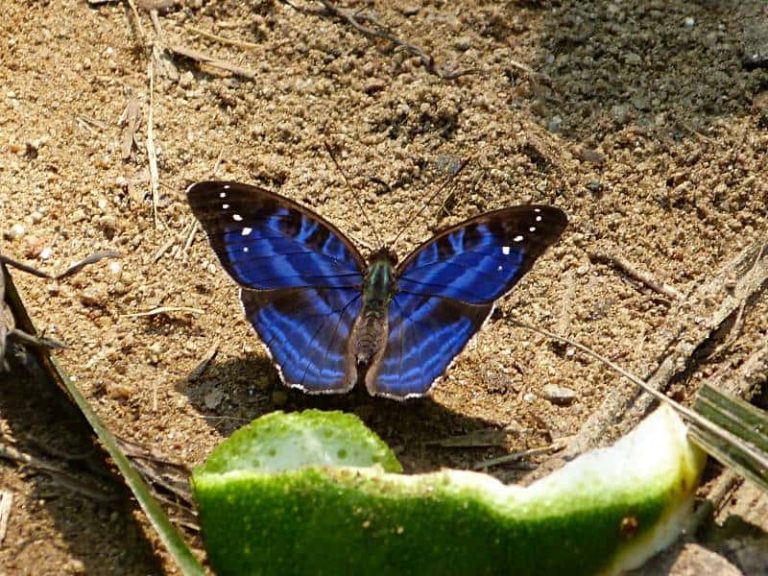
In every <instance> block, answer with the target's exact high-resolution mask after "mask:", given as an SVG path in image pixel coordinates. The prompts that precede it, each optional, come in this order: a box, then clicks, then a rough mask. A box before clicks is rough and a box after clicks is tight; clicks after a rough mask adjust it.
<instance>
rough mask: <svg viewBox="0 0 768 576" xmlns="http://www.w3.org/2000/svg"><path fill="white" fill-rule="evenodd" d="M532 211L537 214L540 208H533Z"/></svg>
mask: <svg viewBox="0 0 768 576" xmlns="http://www.w3.org/2000/svg"><path fill="white" fill-rule="evenodd" d="M533 211H534V212H536V213H537V214H538V213H539V212H541V208H534V209H533Z"/></svg>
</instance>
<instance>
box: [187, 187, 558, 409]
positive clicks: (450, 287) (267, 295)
mask: <svg viewBox="0 0 768 576" xmlns="http://www.w3.org/2000/svg"><path fill="white" fill-rule="evenodd" d="M187 198H188V200H189V204H190V206H191V207H192V211H193V212H194V214H195V216H196V217H197V219H198V220H199V221H200V223H201V225H202V227H203V228H204V229H205V231H206V232H207V234H208V239H209V241H210V243H211V246H212V247H213V250H214V251H215V252H216V255H217V256H218V258H219V260H220V261H221V264H222V266H223V267H224V269H225V270H226V271H227V272H228V273H229V275H230V276H231V277H232V278H233V279H234V280H235V281H236V282H237V283H238V284H239V285H240V288H241V290H240V300H241V302H242V304H243V309H244V311H245V315H246V316H247V317H248V320H249V321H250V322H251V324H252V325H253V327H254V328H255V329H256V332H257V333H258V335H259V337H260V338H261V339H262V341H263V342H264V343H265V344H266V347H267V349H268V351H269V353H270V355H271V357H272V360H273V362H274V364H275V365H276V367H277V369H278V371H279V373H280V376H281V379H282V381H283V382H284V383H285V384H286V385H287V386H290V387H293V388H299V389H301V390H303V391H304V392H308V393H343V392H347V391H349V390H351V389H352V388H353V387H354V386H355V385H356V384H357V383H358V381H360V382H364V383H365V386H366V388H367V389H368V392H369V393H370V394H371V395H376V396H385V397H389V398H393V399H397V400H403V399H406V398H410V397H417V396H423V395H424V394H426V393H427V392H428V391H429V390H430V389H431V388H432V386H433V384H434V383H435V381H436V380H437V379H438V378H440V376H442V374H443V373H444V372H445V370H446V369H447V368H448V365H449V364H450V363H451V361H452V360H453V359H454V357H455V356H456V355H457V354H459V353H460V352H461V351H462V349H463V348H464V346H466V344H467V342H469V340H470V338H472V336H473V335H474V334H475V333H476V332H477V331H478V330H480V328H481V326H482V325H483V323H484V322H485V321H486V319H487V318H488V316H489V315H490V314H491V311H492V310H493V306H494V303H495V301H496V300H497V299H499V298H501V297H502V296H504V295H505V294H506V293H507V292H509V291H510V290H511V289H512V287H513V286H514V285H515V284H516V283H517V282H518V281H519V280H520V278H521V277H522V276H523V274H525V273H526V272H527V271H528V270H530V268H531V266H533V263H534V261H535V260H536V259H537V258H538V257H539V256H541V254H543V253H544V251H545V250H546V249H547V248H548V247H549V246H551V245H552V244H554V243H555V242H556V241H557V240H558V238H559V237H560V235H561V234H562V232H563V230H564V229H565V227H566V224H567V222H568V219H567V217H566V215H565V213H564V212H563V211H562V210H560V209H558V208H555V207H553V206H545V205H529V206H513V207H510V208H502V209H500V210H495V211H492V212H487V213H485V214H481V215H479V216H476V217H474V218H471V219H469V220H466V221H464V222H462V223H460V224H458V225H456V226H453V227H451V228H448V229H446V230H443V231H442V232H439V233H438V234H436V235H435V236H434V237H433V238H431V239H430V240H427V241H426V242H424V243H423V244H421V245H420V246H419V247H418V248H416V249H415V250H414V251H413V252H411V253H410V254H409V255H408V256H407V257H406V258H405V259H404V260H403V261H402V262H400V263H399V264H398V261H397V256H396V254H395V253H394V252H393V251H392V250H390V249H389V248H386V247H385V248H381V249H379V250H376V251H375V252H373V254H371V255H370V257H369V258H368V260H367V261H366V260H365V259H364V258H363V256H362V255H361V254H360V251H359V250H358V249H357V248H356V247H355V245H354V244H353V243H352V242H351V241H350V240H349V239H348V238H347V237H346V236H345V235H344V234H343V233H342V232H341V231H339V229H338V228H336V227H335V226H334V225H333V224H331V223H330V222H328V221H327V220H325V219H324V218H323V217H321V216H319V215H318V214H316V213H315V212H313V211H312V210H309V209H308V208H305V207H303V206H301V205H299V204H298V203H296V202H294V201H293V200H290V199H288V198H285V197H283V196H280V195H279V194H275V193H274V192H270V191H268V190H265V189H262V188H258V187H256V186H251V185H248V184H242V183H238V182H220V181H211V182H199V183H197V184H193V185H192V186H190V187H189V189H188V190H187Z"/></svg>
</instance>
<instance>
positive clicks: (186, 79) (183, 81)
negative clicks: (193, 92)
mask: <svg viewBox="0 0 768 576" xmlns="http://www.w3.org/2000/svg"><path fill="white" fill-rule="evenodd" d="M194 82H195V76H194V74H192V72H189V71H187V72H184V74H182V75H181V76H180V77H179V86H180V87H182V88H184V89H187V88H191V87H192V84H193V83H194Z"/></svg>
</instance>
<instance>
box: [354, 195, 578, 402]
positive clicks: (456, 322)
mask: <svg viewBox="0 0 768 576" xmlns="http://www.w3.org/2000/svg"><path fill="white" fill-rule="evenodd" d="M567 221H568V219H567V217H566V215H565V213H564V212H563V211H561V210H559V209H558V208H554V207H552V206H515V207H511V208H505V209H502V210H496V211H494V212H488V213H486V214H482V215H480V216H477V217H476V218H472V219H470V220H467V221H466V222H463V223H461V224H459V225H457V226H454V227H453V228H449V229H448V230H446V231H444V232H442V233H440V234H438V235H437V236H435V237H434V238H432V239H431V240H429V241H427V242H425V243H424V244H422V245H421V246H420V247H419V248H417V249H416V250H415V251H414V252H413V253H411V255H410V256H408V258H406V259H405V260H404V261H403V262H402V263H401V264H400V265H399V266H398V267H397V276H398V280H397V292H396V293H395V295H394V297H393V298H392V302H391V304H390V308H389V315H388V323H389V336H388V339H387V344H386V348H385V350H384V352H383V354H382V355H381V356H380V358H379V359H377V361H376V362H374V364H373V365H372V366H371V367H370V369H369V370H368V373H367V375H366V386H367V388H368V390H369V391H370V392H371V393H372V394H378V395H383V396H390V397H393V398H407V397H410V396H421V395H423V394H425V393H426V392H427V391H428V390H429V389H430V388H431V386H432V384H433V383H434V381H435V380H436V379H437V378H439V377H440V376H441V375H442V374H443V372H444V371H445V370H446V369H447V367H448V365H449V364H450V362H451V361H452V360H453V358H454V357H455V356H456V355H457V354H458V353H459V352H461V351H462V350H463V348H464V346H466V344H467V342H468V341H469V339H470V338H471V337H472V336H473V335H474V334H475V333H476V332H477V331H478V330H479V329H480V327H481V326H482V325H483V322H485V320H486V319H487V318H488V316H489V314H490V313H491V310H492V309H493V305H494V302H495V301H496V299H498V298H500V297H501V296H503V295H504V294H506V293H507V292H509V291H510V290H511V289H512V288H513V287H514V286H515V284H517V282H518V281H519V280H520V278H521V277H522V276H523V275H524V274H525V273H526V272H527V271H528V270H530V269H531V266H533V263H534V262H535V261H536V259H537V258H538V257H539V256H541V255H542V254H543V253H544V251H545V250H546V249H547V248H548V247H549V246H551V245H552V244H554V243H555V242H556V241H557V239H558V238H559V237H560V235H561V234H562V232H563V230H564V229H565V226H566V224H567Z"/></svg>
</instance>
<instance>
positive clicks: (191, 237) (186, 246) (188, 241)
mask: <svg viewBox="0 0 768 576" xmlns="http://www.w3.org/2000/svg"><path fill="white" fill-rule="evenodd" d="M199 229H200V223H199V222H198V221H197V220H195V221H194V222H192V226H190V227H189V234H187V239H186V240H185V241H184V246H182V247H181V250H180V251H179V252H178V253H177V254H186V252H187V250H189V247H190V246H192V242H194V241H195V235H196V234H197V231H198V230H199Z"/></svg>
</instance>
